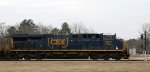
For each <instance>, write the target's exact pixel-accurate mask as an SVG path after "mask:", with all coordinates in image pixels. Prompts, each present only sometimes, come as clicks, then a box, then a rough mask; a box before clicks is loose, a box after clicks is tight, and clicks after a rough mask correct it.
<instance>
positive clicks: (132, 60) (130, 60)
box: [0, 59, 150, 62]
mask: <svg viewBox="0 0 150 72" xmlns="http://www.w3.org/2000/svg"><path fill="white" fill-rule="evenodd" d="M0 61H91V62H92V61H99V62H134V61H135V62H138V61H139V62H140V61H141V62H144V60H143V59H122V60H114V59H110V60H103V59H98V60H92V59H42V60H36V59H31V60H23V59H20V60H0ZM147 62H150V60H147Z"/></svg>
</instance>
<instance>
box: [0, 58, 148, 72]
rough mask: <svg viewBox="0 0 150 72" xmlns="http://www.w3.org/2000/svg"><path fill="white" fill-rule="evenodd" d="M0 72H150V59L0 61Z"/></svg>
mask: <svg viewBox="0 0 150 72" xmlns="http://www.w3.org/2000/svg"><path fill="white" fill-rule="evenodd" d="M133 58H137V57H136V56H135V57H134V56H132V58H131V59H133ZM0 72H150V61H91V60H77V61H76V60H71V61H70V60H50V61H0Z"/></svg>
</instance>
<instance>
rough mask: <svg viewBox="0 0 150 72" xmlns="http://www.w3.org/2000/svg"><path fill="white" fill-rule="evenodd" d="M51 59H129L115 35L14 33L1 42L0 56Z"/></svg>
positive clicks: (4, 57) (1, 57)
mask: <svg viewBox="0 0 150 72" xmlns="http://www.w3.org/2000/svg"><path fill="white" fill-rule="evenodd" d="M22 58H24V59H25V60H30V59H38V60H39V59H51V58H90V59H93V60H97V59H104V60H109V59H110V58H112V59H116V60H120V59H122V58H123V59H128V58H129V54H128V49H127V46H126V45H124V41H123V39H117V38H116V34H114V35H105V34H103V33H102V34H67V35H63V34H12V35H11V36H10V37H9V39H8V42H7V44H1V45H0V59H4V60H11V59H15V60H19V59H22Z"/></svg>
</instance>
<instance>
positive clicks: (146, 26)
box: [142, 23, 150, 39]
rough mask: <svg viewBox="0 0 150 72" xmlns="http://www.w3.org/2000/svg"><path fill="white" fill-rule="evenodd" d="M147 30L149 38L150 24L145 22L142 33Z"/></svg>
mask: <svg viewBox="0 0 150 72" xmlns="http://www.w3.org/2000/svg"><path fill="white" fill-rule="evenodd" d="M145 31H146V32H147V38H149V39H150V24H148V23H147V24H143V26H142V33H144V32H145Z"/></svg>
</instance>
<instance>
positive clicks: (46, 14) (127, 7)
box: [0, 0, 150, 39]
mask: <svg viewBox="0 0 150 72" xmlns="http://www.w3.org/2000/svg"><path fill="white" fill-rule="evenodd" d="M23 19H33V21H34V22H35V23H42V24H43V25H52V26H53V27H59V28H60V27H61V24H62V23H63V22H67V23H68V24H70V25H71V24H75V23H82V24H84V25H85V26H87V27H88V28H92V29H93V30H94V31H95V32H97V33H111V34H114V33H116V34H117V37H119V38H123V39H132V38H138V37H140V33H139V32H140V31H141V26H142V25H143V24H145V23H150V0H0V22H6V24H7V25H15V24H18V23H20V22H21V21H22V20H23Z"/></svg>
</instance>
